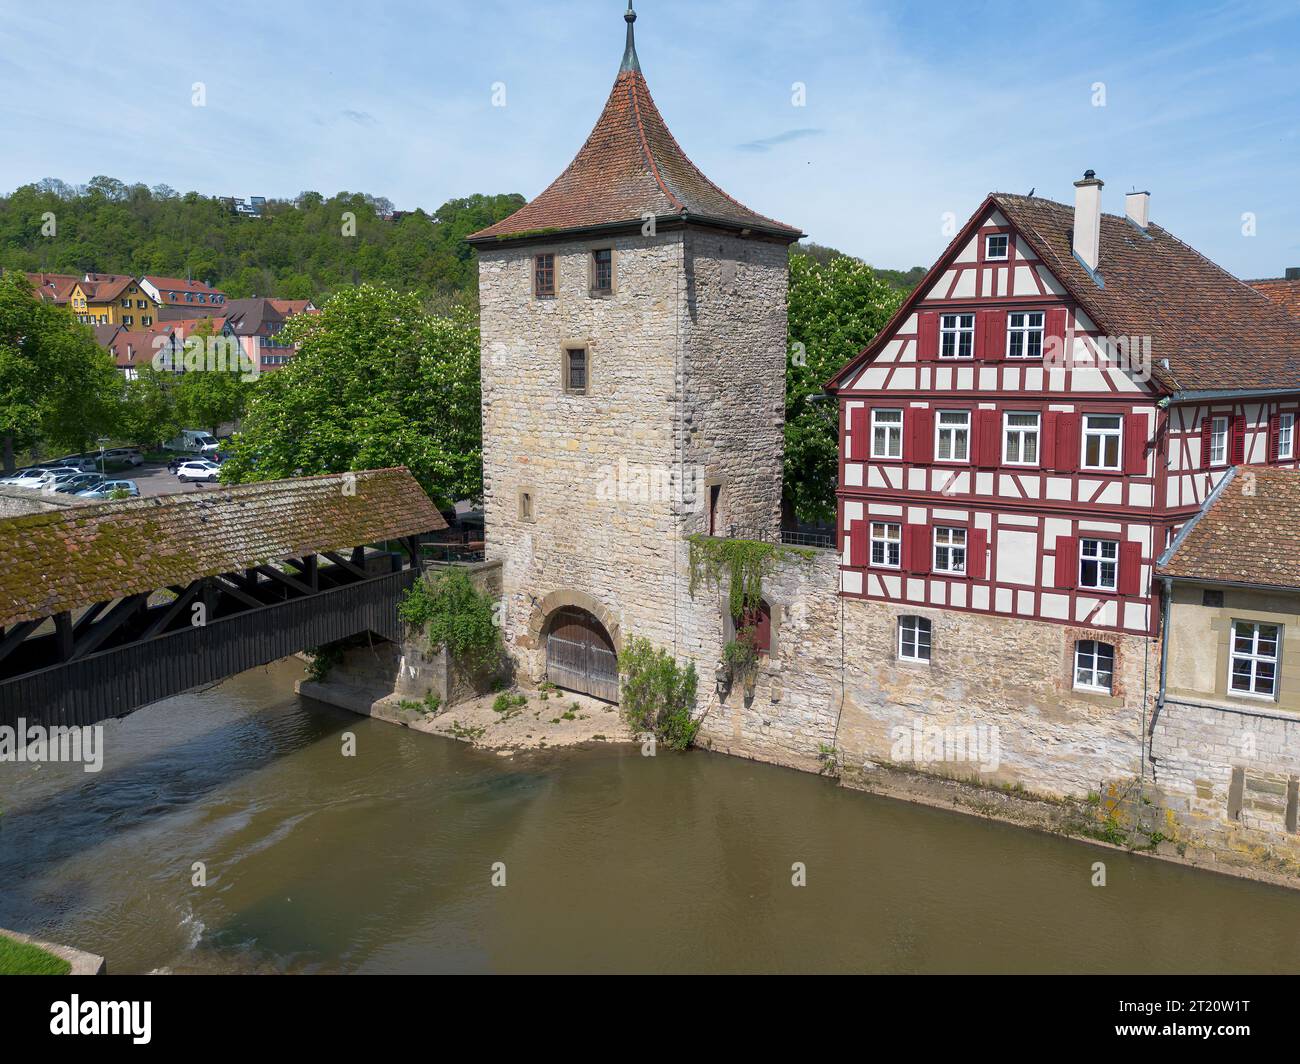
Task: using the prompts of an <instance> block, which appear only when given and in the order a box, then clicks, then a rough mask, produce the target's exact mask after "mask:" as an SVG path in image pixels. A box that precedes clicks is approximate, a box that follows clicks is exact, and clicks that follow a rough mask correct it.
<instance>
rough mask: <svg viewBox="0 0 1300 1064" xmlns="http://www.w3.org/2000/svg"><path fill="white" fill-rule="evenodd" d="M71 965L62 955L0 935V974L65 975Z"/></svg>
mask: <svg viewBox="0 0 1300 1064" xmlns="http://www.w3.org/2000/svg"><path fill="white" fill-rule="evenodd" d="M70 971H72V965H71V964H69V963H68V962H67V961H65V960H64V959H63V958H62V957H56V956H54V954H53V953H47V952H46V951H45V950H43V949H41V948H40V947H38V946H29V945H28V944H27V943H26V942H18V941H15V940H14V939H12V938H9V937H8V936H7V935H0V975H67V974H68V973H69V972H70Z"/></svg>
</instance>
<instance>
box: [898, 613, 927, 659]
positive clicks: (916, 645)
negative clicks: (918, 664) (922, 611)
mask: <svg viewBox="0 0 1300 1064" xmlns="http://www.w3.org/2000/svg"><path fill="white" fill-rule="evenodd" d="M898 657H899V660H901V661H923V662H926V663H928V662H929V661H930V622H929V621H928V620H927V619H926V618H924V617H900V618H898Z"/></svg>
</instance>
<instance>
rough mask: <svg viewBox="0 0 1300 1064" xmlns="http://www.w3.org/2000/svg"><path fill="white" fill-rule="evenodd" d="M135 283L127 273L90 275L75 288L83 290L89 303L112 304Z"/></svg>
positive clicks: (78, 282)
mask: <svg viewBox="0 0 1300 1064" xmlns="http://www.w3.org/2000/svg"><path fill="white" fill-rule="evenodd" d="M134 283H135V278H134V277H132V276H131V275H130V274H126V273H88V274H86V276H85V277H84V278H83V279H81V280H78V281H77V285H76V286H74V287H77V286H79V287H80V288H81V292H82V295H84V296H85V297H86V300H87V301H88V302H91V303H111V302H113V301H114V300H115V299H117V298H118V297H120V296H121V294H122V293H123V292H125V291H126V289H127V287H128V286H129V285H131V284H134ZM69 293H71V289H69Z"/></svg>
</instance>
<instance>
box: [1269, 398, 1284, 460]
mask: <svg viewBox="0 0 1300 1064" xmlns="http://www.w3.org/2000/svg"><path fill="white" fill-rule="evenodd" d="M1281 442H1282V415H1281V414H1279V413H1277V412H1276V411H1274V412H1273V413H1272V414H1269V415H1268V460H1269V461H1270V462H1276V461H1277V454H1278V450H1279V446H1278V445H1279V444H1280V443H1281Z"/></svg>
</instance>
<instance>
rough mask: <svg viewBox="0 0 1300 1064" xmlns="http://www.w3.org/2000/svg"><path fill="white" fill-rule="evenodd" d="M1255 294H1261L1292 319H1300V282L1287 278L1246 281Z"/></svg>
mask: <svg viewBox="0 0 1300 1064" xmlns="http://www.w3.org/2000/svg"><path fill="white" fill-rule="evenodd" d="M1246 283H1247V284H1248V285H1250V287H1251V288H1253V289H1255V291H1256V292H1262V293H1263V294H1264V295H1266V296H1268V298H1269V299H1271V300H1272V301H1273V302H1274V303H1276V304H1277V305H1278V306H1279V307H1281V308H1282V309H1283V310H1285V311H1286V312H1287V313H1288V314H1290V315H1291V316H1292V317H1294V318H1300V280H1292V279H1290V278H1287V277H1270V278H1265V279H1264V280H1260V281H1247V282H1246Z"/></svg>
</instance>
